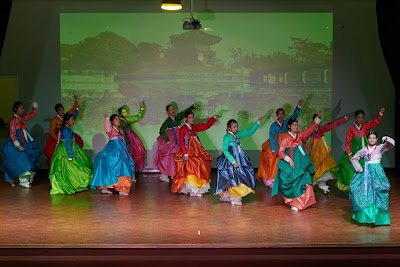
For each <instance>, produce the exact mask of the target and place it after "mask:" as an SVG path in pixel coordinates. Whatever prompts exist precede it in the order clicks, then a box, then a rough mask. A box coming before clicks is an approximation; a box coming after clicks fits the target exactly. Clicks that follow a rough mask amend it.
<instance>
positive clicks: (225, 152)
mask: <svg viewBox="0 0 400 267" xmlns="http://www.w3.org/2000/svg"><path fill="white" fill-rule="evenodd" d="M262 120H263V117H260V118H259V119H258V120H257V122H256V123H254V124H253V126H252V127H251V128H250V129H245V130H241V131H238V128H239V125H238V123H237V121H236V120H234V119H231V120H229V121H228V123H227V129H226V132H227V133H226V134H225V136H224V140H223V145H222V146H223V148H222V154H221V155H220V156H219V157H218V158H217V167H218V173H217V183H216V188H215V191H214V195H219V196H220V200H221V201H226V202H230V203H231V204H232V205H242V204H243V203H242V197H244V196H246V195H248V194H249V193H254V190H255V189H256V185H257V179H256V177H255V174H254V169H253V166H252V165H251V163H250V160H249V158H248V157H247V156H246V155H245V153H244V151H243V149H242V147H241V146H240V141H239V139H242V138H245V137H249V136H251V135H252V134H254V133H255V132H256V131H257V129H258V128H259V127H260V123H261V121H262Z"/></svg>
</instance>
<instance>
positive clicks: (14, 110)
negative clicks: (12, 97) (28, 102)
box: [12, 101, 23, 114]
mask: <svg viewBox="0 0 400 267" xmlns="http://www.w3.org/2000/svg"><path fill="white" fill-rule="evenodd" d="M20 106H23V104H22V102H21V101H15V102H14V105H13V107H12V109H13V113H14V114H15V113H16V112H17V110H18V109H19V107H20Z"/></svg>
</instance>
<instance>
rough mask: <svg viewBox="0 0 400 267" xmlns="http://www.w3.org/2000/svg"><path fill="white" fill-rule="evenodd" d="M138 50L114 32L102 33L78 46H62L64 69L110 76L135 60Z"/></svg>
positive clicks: (72, 71)
mask: <svg viewBox="0 0 400 267" xmlns="http://www.w3.org/2000/svg"><path fill="white" fill-rule="evenodd" d="M136 51H137V48H136V47H135V46H134V45H133V44H132V43H131V42H130V41H129V40H127V39H126V38H124V37H121V36H119V35H117V34H115V33H113V32H102V33H100V34H98V35H97V36H95V37H88V38H85V39H84V40H83V41H81V42H79V43H78V44H76V45H63V44H62V45H61V58H62V61H63V62H64V63H63V64H64V67H65V69H66V70H68V71H69V72H71V73H75V74H80V73H82V74H83V73H85V74H91V73H92V74H99V73H103V74H104V75H105V76H109V75H112V74H115V73H116V72H118V70H120V69H121V67H122V66H124V65H126V64H127V63H128V62H132V61H133V60H134V59H135V55H136Z"/></svg>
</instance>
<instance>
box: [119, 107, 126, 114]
mask: <svg viewBox="0 0 400 267" xmlns="http://www.w3.org/2000/svg"><path fill="white" fill-rule="evenodd" d="M124 109H125V110H126V111H128V110H127V109H126V107H124V106H122V107H120V108H119V109H118V114H119V115H121V113H122V111H123V110H124Z"/></svg>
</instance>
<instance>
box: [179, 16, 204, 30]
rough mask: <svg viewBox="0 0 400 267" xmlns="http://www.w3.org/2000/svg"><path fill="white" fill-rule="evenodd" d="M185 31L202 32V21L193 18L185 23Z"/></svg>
mask: <svg viewBox="0 0 400 267" xmlns="http://www.w3.org/2000/svg"><path fill="white" fill-rule="evenodd" d="M183 29H184V30H200V29H201V23H200V20H197V19H194V18H191V19H190V20H186V21H183Z"/></svg>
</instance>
